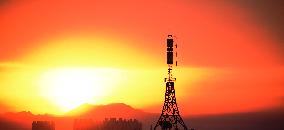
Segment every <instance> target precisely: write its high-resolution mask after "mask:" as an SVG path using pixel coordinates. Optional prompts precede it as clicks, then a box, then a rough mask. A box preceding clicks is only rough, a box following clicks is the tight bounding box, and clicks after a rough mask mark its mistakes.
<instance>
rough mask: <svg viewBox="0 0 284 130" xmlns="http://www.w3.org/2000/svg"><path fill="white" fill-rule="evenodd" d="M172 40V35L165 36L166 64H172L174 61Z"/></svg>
mask: <svg viewBox="0 0 284 130" xmlns="http://www.w3.org/2000/svg"><path fill="white" fill-rule="evenodd" d="M173 46H174V40H173V36H172V35H168V38H167V64H168V65H172V64H173V63H174V59H173V58H174V54H173V51H174V48H173Z"/></svg>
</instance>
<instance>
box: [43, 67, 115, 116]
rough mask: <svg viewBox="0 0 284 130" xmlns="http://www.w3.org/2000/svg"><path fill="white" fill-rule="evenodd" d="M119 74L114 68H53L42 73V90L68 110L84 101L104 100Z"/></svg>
mask: <svg viewBox="0 0 284 130" xmlns="http://www.w3.org/2000/svg"><path fill="white" fill-rule="evenodd" d="M117 74H119V73H118V70H114V69H82V68H60V69H53V70H49V71H47V72H45V73H44V74H43V75H42V77H41V79H40V86H41V90H40V91H41V93H42V95H43V96H44V97H46V98H47V99H48V100H50V101H51V102H53V103H55V104H56V105H58V106H59V107H60V109H61V111H63V112H66V111H69V110H71V109H73V108H75V107H77V106H79V105H81V104H83V103H96V102H97V101H99V100H102V99H103V97H104V96H106V95H108V94H109V93H110V92H111V90H112V87H113V86H115V83H116V82H115V81H114V80H115V79H116V77H117V76H118V75H117ZM113 81H114V82H113Z"/></svg>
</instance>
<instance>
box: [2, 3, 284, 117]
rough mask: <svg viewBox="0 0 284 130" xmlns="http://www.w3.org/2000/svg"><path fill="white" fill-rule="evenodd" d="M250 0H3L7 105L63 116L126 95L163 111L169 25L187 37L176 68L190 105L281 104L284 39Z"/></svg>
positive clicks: (181, 93) (188, 110)
mask: <svg viewBox="0 0 284 130" xmlns="http://www.w3.org/2000/svg"><path fill="white" fill-rule="evenodd" d="M242 4H244V5H245V2H244V3H236V2H230V1H226V2H221V0H220V1H219V2H217V1H215V2H212V1H202V2H200V1H199V2H196V1H186V0H177V1H172V0H157V1H151V0H143V1H140V0H138V1H132V0H122V1H113V0H106V1H98V0H92V1H91V0H84V1H75V0H74V1H69V0H68V1H67V0H60V1H55V0H54V1H52V0H38V1H36V0H23V1H21V2H16V1H10V2H9V1H8V2H6V3H5V2H3V3H1V5H0V52H1V55H0V101H1V102H0V108H1V109H0V110H1V111H2V109H3V111H20V110H31V111H32V112H34V113H53V114H63V113H64V112H66V111H68V110H70V109H71V108H74V107H76V106H78V105H80V104H81V103H86V102H88V103H93V104H107V103H112V102H124V103H126V104H129V105H131V106H133V107H135V108H141V109H144V110H146V111H150V112H157V113H159V112H160V110H161V107H162V102H163V99H164V97H163V96H164V95H163V93H164V89H165V88H164V87H165V84H164V83H163V78H164V77H165V76H166V73H167V68H166V67H167V65H166V62H165V59H166V57H165V39H166V36H167V34H169V33H170V34H174V35H175V36H176V42H177V43H178V44H179V48H178V53H179V58H178V61H179V65H180V66H178V67H177V68H176V70H175V71H174V75H175V77H176V78H177V83H176V86H177V87H176V89H177V90H176V93H177V101H178V103H179V105H180V109H181V111H182V112H181V113H183V114H186V115H192V114H207V113H226V112H238V111H250V110H256V109H262V108H267V107H273V106H276V105H278V104H280V103H281V99H283V96H284V88H283V85H284V82H283V81H284V80H283V77H284V68H283V52H282V51H283V50H282V49H283V45H282V44H283V40H282V39H279V38H278V37H276V34H275V32H276V31H275V30H273V28H270V26H269V24H267V23H265V22H264V21H263V20H262V19H260V18H259V17H258V15H259V13H258V12H257V11H256V10H254V9H253V8H247V7H246V6H243V5H242ZM245 7H246V8H245ZM70 75H71V76H70ZM72 75H75V76H72ZM89 78H90V79H89ZM75 80H78V82H74V81H75ZM69 81H70V82H69ZM71 81H72V82H71ZM62 84H63V86H64V85H65V87H61V86H62ZM81 84H84V85H81ZM68 85H69V86H68ZM78 91H80V92H81V91H82V94H78V93H77V92H78ZM92 91H93V93H92ZM61 93H62V95H61ZM70 97H72V98H73V99H72V98H70Z"/></svg>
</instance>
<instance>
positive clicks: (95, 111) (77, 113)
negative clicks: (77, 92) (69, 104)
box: [65, 103, 149, 120]
mask: <svg viewBox="0 0 284 130" xmlns="http://www.w3.org/2000/svg"><path fill="white" fill-rule="evenodd" d="M148 114H149V113H146V112H143V111H142V110H139V109H135V108H132V107H131V106H129V105H126V104H124V103H112V104H108V105H90V104H83V105H81V106H79V107H77V108H75V109H73V110H71V111H69V112H68V113H66V114H65V115H66V116H71V117H81V118H93V119H95V120H103V119H105V118H112V117H116V118H139V119H140V118H143V117H145V116H147V115H148Z"/></svg>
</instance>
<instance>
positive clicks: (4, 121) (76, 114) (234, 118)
mask: <svg viewBox="0 0 284 130" xmlns="http://www.w3.org/2000/svg"><path fill="white" fill-rule="evenodd" d="M283 108H284V107H281V108H274V109H268V110H263V111H258V112H247V113H232V114H220V115H204V116H195V117H183V119H184V121H185V123H186V124H187V125H188V126H190V128H195V130H284V109H283ZM159 115H160V114H158V113H157V114H153V113H147V112H144V111H142V110H139V109H135V108H132V107H131V106H129V105H126V104H123V103H113V104H108V105H90V104H83V105H81V106H79V107H78V108H76V109H74V110H72V111H70V112H68V113H66V114H65V115H64V116H61V117H57V116H52V115H48V114H46V115H34V114H32V113H31V112H18V113H5V114H1V115H0V130H31V123H32V121H33V120H53V121H55V123H56V130H72V126H73V121H74V119H77V118H80V119H81V118H85V119H86V118H87V119H89V118H92V119H93V120H103V119H104V118H114V117H116V118H135V119H138V120H139V121H141V122H142V123H143V129H144V130H149V129H150V125H154V124H155V123H156V120H157V119H158V118H159Z"/></svg>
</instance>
